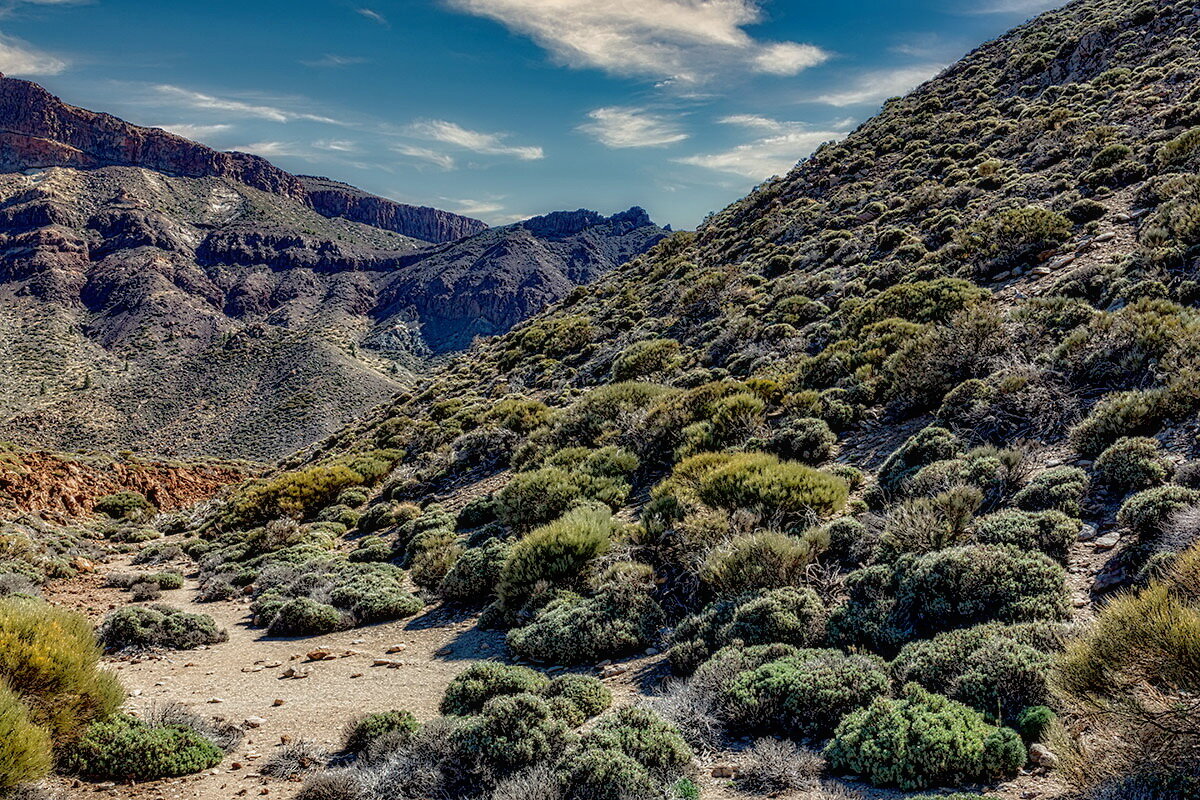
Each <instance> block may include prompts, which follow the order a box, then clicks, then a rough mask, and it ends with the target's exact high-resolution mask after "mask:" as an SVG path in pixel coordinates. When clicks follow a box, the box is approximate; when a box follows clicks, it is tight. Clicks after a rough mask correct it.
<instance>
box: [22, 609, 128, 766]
mask: <svg viewBox="0 0 1200 800" xmlns="http://www.w3.org/2000/svg"><path fill="white" fill-rule="evenodd" d="M99 662H100V647H99V645H98V644H97V643H96V637H95V634H94V633H93V631H92V626H91V624H90V623H89V622H88V621H87V620H86V619H84V618H83V617H82V616H80V615H78V614H74V613H72V612H70V611H65V610H63V609H59V608H54V607H53V606H50V605H47V604H46V603H43V602H40V601H37V600H29V599H22V598H5V599H3V600H0V679H3V680H4V682H5V683H7V684H8V686H9V688H10V689H12V691H14V692H15V693H16V694H17V696H18V697H20V698H21V701H22V702H23V703H24V704H25V705H26V706H27V707H28V708H29V718H30V720H32V722H33V723H34V724H36V725H38V726H40V727H42V728H45V729H46V730H47V731H48V732H49V734H50V736H51V738H52V739H53V741H54V742H55V743H56V744H58V743H62V742H64V741H69V740H70V739H72V738H74V736H75V735H76V734H77V733H78V732H79V730H80V729H81V728H82V727H83V726H84V725H85V724H86V723H88V722H89V721H91V720H92V719H94V718H95V717H98V716H103V715H105V714H109V713H111V712H112V711H113V710H115V709H116V707H117V706H118V705H119V704H120V702H121V700H122V699H123V698H124V692H123V691H122V690H121V687H120V684H118V683H117V679H116V678H115V677H114V676H113V675H112V674H111V673H108V672H104V671H101V670H100V669H99Z"/></svg>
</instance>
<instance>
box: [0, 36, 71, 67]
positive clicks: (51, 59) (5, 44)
mask: <svg viewBox="0 0 1200 800" xmlns="http://www.w3.org/2000/svg"><path fill="white" fill-rule="evenodd" d="M68 66H70V63H69V62H68V61H67V60H66V59H63V58H59V57H58V56H56V55H51V54H50V53H47V52H46V51H45V50H39V49H38V48H36V47H34V46H33V45H31V44H29V43H28V42H26V41H23V40H21V39H18V38H16V37H15V36H6V35H4V34H2V33H0V72H3V73H4V74H5V75H58V74H60V73H61V72H63V71H64V70H65V69H66V68H67V67H68Z"/></svg>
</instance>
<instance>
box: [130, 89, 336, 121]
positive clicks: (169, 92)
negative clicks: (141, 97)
mask: <svg viewBox="0 0 1200 800" xmlns="http://www.w3.org/2000/svg"><path fill="white" fill-rule="evenodd" d="M154 91H155V92H156V93H157V94H158V96H159V98H160V99H162V100H164V101H166V102H168V103H169V104H171V105H176V106H179V107H182V108H191V109H196V110H200V111H220V112H223V113H226V114H233V115H236V116H242V117H254V118H257V119H265V120H270V121H272V122H292V121H295V120H306V121H309V122H323V123H326V124H329V125H341V124H342V123H341V122H339V121H338V120H336V119H333V118H331V117H326V116H321V115H320V114H310V113H308V112H304V111H293V110H291V109H288V108H284V107H282V106H280V105H271V104H267V103H258V102H249V101H245V100H238V99H234V98H230V97H217V96H215V95H211V94H205V93H204V92H196V91H193V90H191V89H185V88H183V87H181V86H172V85H170V84H165V83H164V84H159V85H157V86H155V87H154Z"/></svg>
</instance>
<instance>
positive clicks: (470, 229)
mask: <svg viewBox="0 0 1200 800" xmlns="http://www.w3.org/2000/svg"><path fill="white" fill-rule="evenodd" d="M300 181H301V183H302V184H303V185H304V189H305V191H306V192H307V198H308V204H309V205H311V206H312V207H313V208H314V209H316V211H317V212H318V213H320V214H324V215H325V216H327V217H342V218H344V219H349V220H353V221H354V222H361V223H363V224H364V225H372V226H374V227H376V228H386V229H387V230H389V231H396V232H397V233H402V234H404V235H405V236H411V237H413V238H414V239H421V240H423V241H426V242H453V241H455V240H457V239H462V238H463V237H465V236H471V235H472V234H476V233H480V232H482V231H485V230H487V228H488V225H487V223H486V222H481V221H480V220H477V219H471V218H470V217H464V216H461V215H459V214H451V213H450V212H449V211H441V210H439V209H436V208H429V207H428V206H410V205H404V204H402V203H395V202H392V201H391V200H385V199H383V198H382V197H376V196H375V195H373V194H367V193H366V192H364V191H362V190H361V189H356V188H355V187H353V186H351V185H349V184H346V183H341V182H340V181H334V180H330V179H329V178H317V177H313V176H311V175H301V176H300Z"/></svg>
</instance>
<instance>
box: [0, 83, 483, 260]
mask: <svg viewBox="0 0 1200 800" xmlns="http://www.w3.org/2000/svg"><path fill="white" fill-rule="evenodd" d="M103 166H134V167H146V168H149V169H153V170H155V171H159V172H166V173H172V174H177V175H180V176H183V177H191V178H206V177H224V178H230V179H232V180H235V181H237V182H238V183H242V184H245V185H247V186H250V187H253V188H255V189H260V190H262V191H265V192H270V193H272V194H279V195H282V196H284V197H290V198H292V199H295V200H299V201H301V202H304V203H307V204H308V205H309V206H311V207H312V208H313V209H314V210H316V211H318V212H319V213H321V214H323V215H324V216H328V217H344V218H346V219H350V220H352V221H354V222H363V223H365V224H369V225H372V226H374V227H378V228H384V229H387V230H391V231H395V232H396V233H400V234H402V235H405V236H412V237H413V238H417V239H423V240H425V241H430V242H435V243H437V242H444V241H453V240H454V239H458V238H461V237H463V236H466V235H470V234H472V233H478V232H480V231H482V230H486V229H487V228H488V225H487V223H485V222H482V221H480V220H476V219H471V218H470V217H464V216H461V215H459V214H452V213H450V212H448V211H441V210H438V209H434V208H429V207H426V206H410V205H405V204H403V203H397V202H395V201H393V200H387V199H386V198H382V197H377V196H375V195H371V194H369V193H367V192H363V191H362V190H359V189H355V188H354V187H351V186H349V185H348V184H341V183H337V182H334V181H330V180H329V179H327V178H315V177H312V176H297V175H293V174H291V173H289V172H286V171H284V170H282V169H280V168H279V167H276V166H275V165H273V164H271V162H269V161H268V160H266V159H265V158H262V157H261V156H256V155H253V154H250V153H239V152H222V151H219V150H214V149H213V148H210V147H206V146H205V145H202V144H198V143H196V142H193V141H191V140H189V139H186V138H184V137H182V136H179V135H177V134H174V133H171V132H169V131H165V130H162V129H161V128H146V127H142V126H138V125H132V124H130V123H128V122H125V121H124V120H121V119H118V118H117V117H114V116H112V115H110V114H105V113H102V112H95V111H88V110H86V109H82V108H77V107H75V106H71V105H68V104H66V103H64V102H62V101H61V100H60V99H59V98H57V97H55V96H54V95H52V94H51V93H50V92H48V91H47V90H46V89H45V88H43V87H42V86H40V85H38V84H36V83H33V82H31V81H24V80H19V79H16V78H9V77H6V76H4V75H2V74H0V169H3V170H5V171H20V170H24V169H41V168H45V167H75V168H81V169H89V168H95V167H103Z"/></svg>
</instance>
